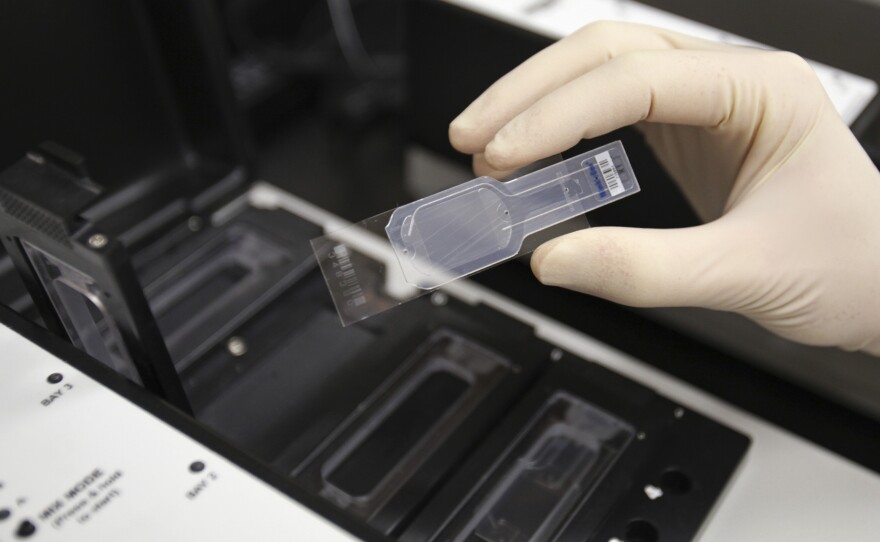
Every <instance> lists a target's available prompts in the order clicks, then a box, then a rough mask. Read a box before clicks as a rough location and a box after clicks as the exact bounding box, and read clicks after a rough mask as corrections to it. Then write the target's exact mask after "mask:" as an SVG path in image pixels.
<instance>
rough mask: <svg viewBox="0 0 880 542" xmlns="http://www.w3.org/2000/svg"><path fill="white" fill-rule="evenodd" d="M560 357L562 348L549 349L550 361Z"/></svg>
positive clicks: (557, 359)
mask: <svg viewBox="0 0 880 542" xmlns="http://www.w3.org/2000/svg"><path fill="white" fill-rule="evenodd" d="M561 359H562V350H560V349H559V348H554V349H553V350H551V351H550V360H551V361H559V360H561Z"/></svg>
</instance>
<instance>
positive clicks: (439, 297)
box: [431, 292, 449, 307]
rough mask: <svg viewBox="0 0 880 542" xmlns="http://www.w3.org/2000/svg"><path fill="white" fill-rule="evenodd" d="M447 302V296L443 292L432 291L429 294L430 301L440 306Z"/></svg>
mask: <svg viewBox="0 0 880 542" xmlns="http://www.w3.org/2000/svg"><path fill="white" fill-rule="evenodd" d="M448 302H449V296H447V295H446V294H444V293H443V292H434V293H433V294H431V303H433V304H434V305H436V306H438V307H440V306H443V305H445V304H446V303H448Z"/></svg>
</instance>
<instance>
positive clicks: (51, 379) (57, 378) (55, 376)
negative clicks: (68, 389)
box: [46, 373, 64, 384]
mask: <svg viewBox="0 0 880 542" xmlns="http://www.w3.org/2000/svg"><path fill="white" fill-rule="evenodd" d="M62 380H64V375H63V374H61V373H52V374H50V375H49V376H47V377H46V382H48V383H49V384H57V383H59V382H61V381H62Z"/></svg>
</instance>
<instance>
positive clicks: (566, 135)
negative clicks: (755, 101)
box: [484, 50, 751, 170]
mask: <svg viewBox="0 0 880 542" xmlns="http://www.w3.org/2000/svg"><path fill="white" fill-rule="evenodd" d="M744 58H746V57H743V56H742V55H738V54H736V53H728V52H720V51H719V52H706V51H690V50H675V51H648V52H641V51H640V52H636V53H627V54H626V55H622V56H620V57H617V58H615V59H614V60H612V61H610V62H607V63H605V64H603V65H602V66H600V67H598V68H596V69H595V70H592V71H590V72H588V73H586V74H584V75H582V76H580V77H579V78H577V79H575V80H574V81H572V82H570V83H568V84H567V85H564V86H562V87H560V88H558V89H556V90H555V91H553V92H551V93H550V94H548V95H547V96H544V97H543V98H541V99H540V100H538V102H536V103H535V104H533V105H532V106H531V107H529V108H528V109H527V110H525V111H523V112H522V113H520V114H519V115H517V116H516V117H515V118H514V119H513V120H511V121H510V122H508V123H507V124H506V125H505V126H504V127H503V128H501V129H500V130H499V131H498V133H497V134H495V137H494V138H493V139H492V141H490V142H489V143H488V144H487V145H486V149H485V152H484V159H485V161H486V162H487V163H488V165H489V166H491V167H492V168H494V169H499V170H506V169H513V168H516V167H519V166H521V165H524V164H528V163H530V162H532V161H534V160H537V159H539V158H543V157H545V156H550V155H552V154H557V153H560V152H562V151H564V150H567V149H569V148H571V147H573V146H574V145H575V144H577V142H578V141H580V140H581V139H585V138H586V139H589V138H592V137H597V136H600V135H603V134H606V133H608V132H610V131H612V130H615V129H617V128H620V127H622V126H627V125H630V124H634V123H636V122H639V121H649V122H663V123H670V124H686V125H692V126H706V127H717V126H721V125H723V124H724V123H726V122H727V120H728V119H729V118H730V117H731V115H732V114H733V112H734V110H735V107H734V105H735V101H736V98H737V93H738V91H740V90H742V89H740V88H738V85H739V82H740V81H748V80H750V79H751V78H750V77H741V76H740V75H744V74H746V73H748V70H750V69H751V64H750V63H749V62H747V61H745V60H744Z"/></svg>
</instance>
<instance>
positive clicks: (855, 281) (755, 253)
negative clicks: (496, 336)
mask: <svg viewBox="0 0 880 542" xmlns="http://www.w3.org/2000/svg"><path fill="white" fill-rule="evenodd" d="M633 123H639V125H638V126H639V127H640V128H641V129H642V130H643V133H644V135H645V137H646V140H647V142H648V144H649V145H650V146H651V148H652V149H653V150H654V152H655V153H656V154H657V157H658V158H659V160H660V162H661V163H662V164H663V166H664V167H665V168H666V169H667V170H668V171H669V173H670V174H671V175H672V176H673V177H674V178H675V179H676V181H677V182H678V184H679V185H680V186H681V188H682V190H683V191H684V193H685V195H686V197H687V198H688V200H689V201H690V203H691V204H692V205H693V207H694V208H695V210H696V211H697V213H698V214H699V216H700V217H701V218H702V219H703V220H704V221H705V222H706V223H705V224H704V225H701V226H697V227H693V228H682V229H673V230H652V229H635V228H616V227H600V228H592V229H587V230H584V231H580V232H576V233H573V234H569V235H566V236H563V237H560V238H558V239H555V240H553V241H551V242H549V243H547V244H545V245H543V246H542V247H540V248H539V249H538V250H537V251H536V252H535V254H534V255H533V257H532V269H533V270H534V272H535V275H536V276H537V277H538V278H539V280H540V281H541V282H543V283H544V284H548V285H554V286H562V287H565V288H570V289H573V290H577V291H580V292H584V293H588V294H592V295H597V296H600V297H604V298H606V299H610V300H613V301H616V302H619V303H624V304H628V305H633V306H638V307H658V306H697V307H705V308H711V309H718V310H726V311H734V312H738V313H740V314H744V315H746V316H748V317H749V318H751V319H753V320H755V321H756V322H758V323H759V324H761V325H763V326H764V327H766V328H768V329H770V330H772V331H774V332H776V333H778V334H779V335H782V336H784V337H787V338H789V339H793V340H795V341H799V342H802V343H806V344H812V345H827V346H831V345H833V346H840V347H842V348H845V349H848V350H863V351H866V352H870V353H873V354H875V355H880V173H878V171H877V169H876V168H875V167H874V165H873V164H872V163H871V161H870V159H869V158H868V157H867V156H866V155H865V153H864V151H863V150H862V148H861V146H860V145H859V144H858V142H857V141H856V139H855V138H854V137H853V135H852V133H851V132H850V130H849V129H848V128H847V126H846V125H845V124H844V123H843V122H842V121H841V119H840V117H839V116H838V114H837V113H836V111H835V110H834V107H833V105H832V104H831V102H830V101H829V99H828V97H827V96H826V94H825V92H824V90H823V88H822V86H821V85H820V83H819V81H818V79H817V78H816V76H815V74H814V73H813V71H812V70H811V69H810V67H809V66H808V65H807V64H806V63H805V62H804V61H803V60H802V59H801V58H799V57H798V56H796V55H794V54H791V53H785V52H775V51H774V52H771V51H763V50H758V49H750V48H740V47H733V46H728V45H723V44H718V43H712V42H708V41H703V40H700V39H697V38H692V37H688V36H684V35H681V34H676V33H674V32H669V31H665V30H660V29H656V28H651V27H647V26H640V25H630V24H621V23H607V22H603V23H598V24H591V25H589V26H587V27H584V28H583V29H581V30H579V31H578V32H576V33H575V34H573V35H571V36H570V37H568V38H566V39H564V40H562V41H559V42H557V43H555V44H554V45H552V46H550V47H548V48H547V49H545V50H544V51H541V52H540V53H538V54H537V55H535V56H534V57H532V58H531V59H529V60H528V61H526V62H525V63H523V64H522V65H521V66H519V67H518V68H516V69H515V70H513V71H512V72H510V73H509V74H507V75H506V76H504V77H503V78H502V79H500V80H499V81H498V82H496V83H495V84H494V85H492V87H491V88H489V89H488V90H487V91H486V92H485V93H484V94H483V95H482V96H480V97H479V98H478V99H477V100H476V101H474V102H473V103H472V104H471V105H470V106H469V107H468V108H467V109H466V110H465V111H464V112H463V113H462V114H461V115H460V116H459V117H458V118H456V119H455V120H454V121H453V122H452V124H451V125H450V127H449V137H450V141H451V142H452V144H453V146H455V148H457V149H458V150H460V151H462V152H466V153H471V154H474V169H475V170H476V172H477V173H478V174H481V175H498V174H499V172H503V171H507V170H512V169H515V168H517V167H519V166H522V165H524V164H527V163H529V162H531V161H534V160H536V159H539V158H542V157H546V156H549V155H552V154H556V153H558V152H560V151H563V150H565V149H567V148H569V147H571V146H573V145H574V144H576V143H577V142H578V141H579V140H580V139H582V138H591V137H595V136H598V135H601V134H604V133H607V132H610V131H611V130H614V129H616V128H619V127H621V126H624V125H628V124H633ZM642 184H643V192H642V194H641V196H639V197H651V196H650V194H651V191H650V180H649V179H648V180H645V179H643V183H642Z"/></svg>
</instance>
